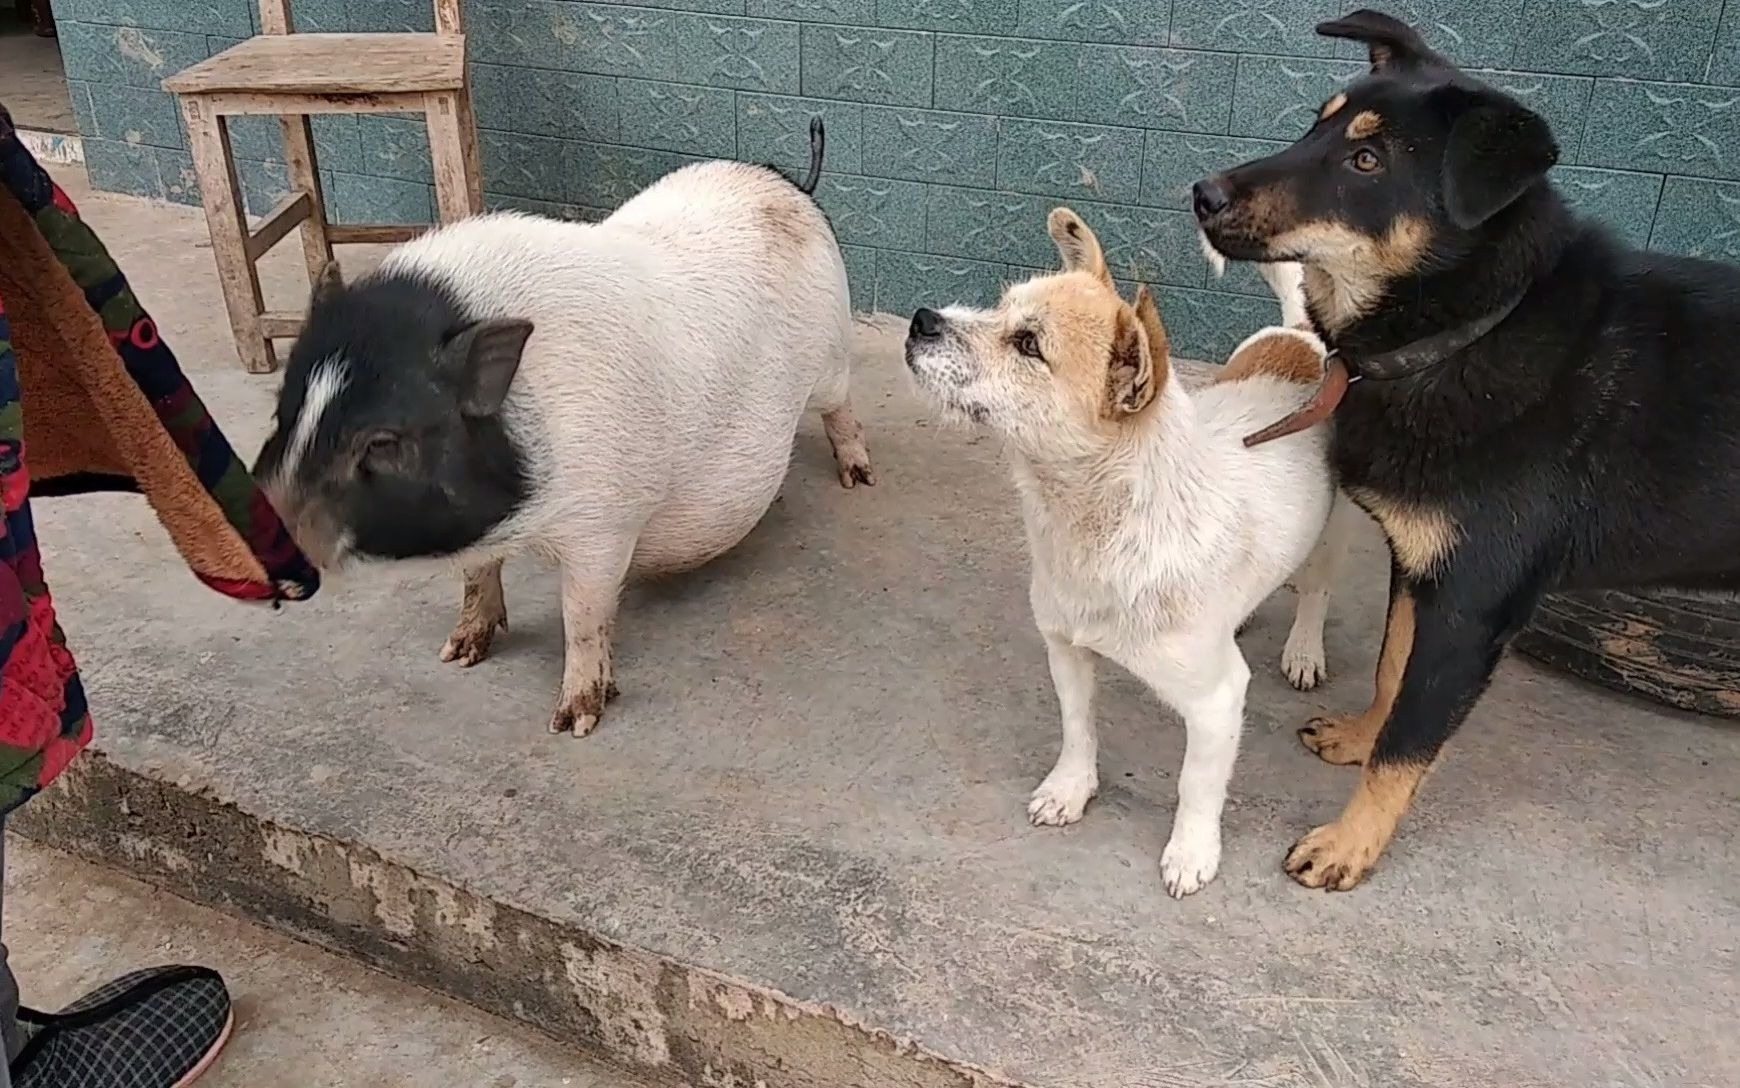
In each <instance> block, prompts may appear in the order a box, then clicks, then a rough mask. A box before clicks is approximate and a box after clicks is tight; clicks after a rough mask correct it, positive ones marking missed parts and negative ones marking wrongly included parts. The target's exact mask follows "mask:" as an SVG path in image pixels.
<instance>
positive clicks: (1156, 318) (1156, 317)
mask: <svg viewBox="0 0 1740 1088" xmlns="http://www.w3.org/2000/svg"><path fill="white" fill-rule="evenodd" d="M1136 320H1137V321H1140V322H1141V323H1142V331H1143V332H1144V333H1147V334H1148V351H1149V353H1150V354H1152V355H1153V356H1154V359H1155V363H1154V365H1155V366H1156V367H1162V368H1163V367H1165V366H1167V365H1168V363H1169V360H1170V359H1171V357H1172V338H1171V337H1169V336H1167V335H1166V326H1165V325H1164V324H1162V323H1161V321H1160V307H1159V306H1157V305H1156V304H1155V302H1154V292H1153V291H1150V290H1149V289H1148V285H1147V284H1145V283H1144V284H1143V285H1142V286H1140V287H1138V288H1136Z"/></svg>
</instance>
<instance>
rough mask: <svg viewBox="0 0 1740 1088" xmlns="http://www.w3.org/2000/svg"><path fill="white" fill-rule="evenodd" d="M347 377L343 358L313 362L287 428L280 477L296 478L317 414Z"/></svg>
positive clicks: (340, 389) (316, 424) (316, 426)
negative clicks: (293, 422) (292, 421)
mask: <svg viewBox="0 0 1740 1088" xmlns="http://www.w3.org/2000/svg"><path fill="white" fill-rule="evenodd" d="M349 380H350V371H349V369H348V367H347V366H346V364H345V361H344V360H343V359H340V358H337V357H333V358H330V359H322V360H321V361H320V362H318V363H316V364H314V373H313V374H312V375H311V376H310V377H309V379H308V387H307V389H306V390H305V391H304V392H303V394H302V409H301V411H300V412H298V413H297V415H296V423H295V425H294V427H293V428H292V429H291V431H290V441H289V443H288V444H287V445H286V446H285V449H284V461H283V464H282V466H281V467H280V468H279V470H278V476H279V478H281V479H286V480H289V479H294V478H295V476H296V466H297V465H299V464H300V463H301V462H302V458H303V457H304V456H305V455H307V453H308V444H309V443H310V442H313V441H314V433H315V431H317V430H319V429H320V417H321V416H323V415H325V414H326V409H327V408H328V407H330V406H331V405H332V402H333V399H334V398H336V397H337V396H338V395H339V394H340V393H341V392H343V391H344V387H345V384H346V383H347V382H349Z"/></svg>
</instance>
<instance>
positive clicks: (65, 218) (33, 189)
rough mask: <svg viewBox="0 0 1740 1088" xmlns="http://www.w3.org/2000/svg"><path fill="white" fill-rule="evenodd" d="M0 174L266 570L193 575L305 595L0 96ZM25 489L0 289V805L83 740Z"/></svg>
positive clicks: (85, 729) (82, 711)
mask: <svg viewBox="0 0 1740 1088" xmlns="http://www.w3.org/2000/svg"><path fill="white" fill-rule="evenodd" d="M0 183H3V184H5V185H6V187H7V188H8V189H10V190H11V191H12V193H13V194H14V195H15V196H16V197H17V198H18V200H19V203H21V204H22V205H23V206H24V208H25V210H26V211H28V212H29V213H30V214H31V216H32V218H33V219H34V220H35V222H36V225H37V228H38V229H39V230H40V231H41V232H42V235H43V237H44V238H46V239H47V240H48V242H49V244H50V245H51V246H52V247H53V249H54V251H55V254H56V256H58V257H59V258H60V261H61V263H62V264H63V265H64V266H65V267H66V269H67V271H68V272H69V273H70V274H71V276H72V278H73V280H74V281H75V282H76V283H77V284H78V285H79V287H80V289H81V290H83V292H84V295H85V298H86V300H87V301H88V302H89V303H90V305H91V308H92V310H93V311H94V312H96V313H97V314H99V315H100V316H101V318H102V321H103V327H104V328H105V329H107V330H108V333H109V340H110V342H111V343H112V344H113V345H114V346H115V350H116V352H117V353H118V354H119V356H120V358H121V360H122V362H123V363H124V364H125V366H126V370H127V373H128V374H129V375H130V376H131V377H132V379H133V380H134V381H135V382H136V383H137V384H138V386H139V389H140V390H141V392H143V393H144V394H145V398H146V400H147V401H149V402H150V404H151V405H152V408H153V409H154V410H155V411H156V413H157V417H158V419H159V420H160V421H161V423H162V424H163V427H164V429H165V431H166V432H167V433H168V434H169V435H170V436H171V437H172V438H173V439H174V442H175V444H176V447H177V448H178V449H179V450H180V451H181V453H182V455H183V456H184V457H186V458H187V463H188V465H189V466H190V467H191V468H192V469H193V471H194V473H195V475H197V476H198V478H199V480H200V482H201V483H202V484H203V485H204V486H205V489H206V490H207V491H208V492H209V493H210V494H211V496H212V498H213V500H214V501H215V502H216V503H217V504H218V506H219V508H220V509H221V510H222V511H223V514H224V518H225V520H227V521H228V522H229V524H230V525H231V526H232V527H233V528H234V529H235V530H236V532H237V533H238V534H240V536H241V537H242V539H243V540H244V541H246V543H247V544H248V546H249V548H250V549H251V550H252V551H253V553H254V554H255V555H256V556H257V557H258V558H259V560H260V564H261V566H262V567H263V568H264V569H265V571H266V574H267V581H266V582H262V583H255V582H243V581H235V580H229V579H217V578H206V577H203V576H202V580H203V581H204V582H205V583H206V584H207V585H209V586H210V587H211V588H213V589H215V590H217V591H218V592H220V593H223V594H225V595H227V596H230V597H235V598H239V599H242V600H250V601H271V602H274V603H276V602H277V601H280V600H302V599H305V598H307V597H310V596H312V595H313V594H314V592H315V591H316V590H317V589H318V588H319V585H320V577H319V575H318V574H317V573H316V572H315V569H314V567H313V565H312V564H310V563H309V562H308V560H307V559H306V558H305V557H304V556H303V555H302V553H301V552H300V551H299V550H298V549H297V547H296V545H295V543H294V542H293V541H292V540H291V539H290V534H289V533H288V532H287V531H286V530H285V528H284V525H283V523H282V522H281V521H280V520H279V519H278V515H277V513H276V512H275V511H274V510H273V509H272V507H271V505H270V504H269V503H268V502H267V501H266V498H265V495H264V494H263V493H262V492H261V491H260V489H259V487H258V486H257V485H256V484H255V482H254V479H253V477H252V475H251V474H250V473H249V472H248V469H247V466H246V465H245V464H244V463H243V462H242V460H241V458H239V457H237V456H236V454H235V451H234V450H233V449H231V448H230V444H229V442H228V441H227V440H225V438H224V436H223V433H222V432H221V431H219V430H218V428H217V425H216V424H215V423H214V422H213V421H212V418H211V415H210V414H209V413H208V412H207V411H206V409H205V405H204V404H203V403H201V401H200V399H199V397H198V396H197V395H196V394H195V393H194V391H193V387H192V386H190V385H189V384H188V382H187V378H186V377H185V376H184V375H183V374H182V372H181V367H180V365H179V364H178V363H177V362H176V360H175V356H174V355H173V354H172V353H171V352H170V350H169V348H168V346H167V345H166V344H164V342H163V340H162V338H161V337H160V336H158V334H157V328H156V325H155V324H154V323H153V322H152V321H151V318H150V316H149V315H148V314H146V313H145V311H144V309H143V308H142V307H141V306H140V305H139V302H138V300H137V299H135V298H134V297H133V292H132V289H131V288H130V287H129V286H128V285H127V280H126V277H124V276H123V275H121V271H120V269H119V268H117V267H116V266H115V263H114V261H113V260H112V259H111V258H110V257H109V254H108V251H107V250H106V249H104V248H103V244H102V243H101V242H100V241H98V240H97V237H96V235H95V234H93V233H92V232H91V229H90V228H89V227H88V226H86V225H85V223H84V222H83V221H82V220H81V219H80V218H79V214H78V209H77V208H75V207H74V206H73V203H72V201H71V200H69V199H68V198H67V195H66V194H65V193H64V192H62V191H61V190H60V188H59V187H58V186H56V185H55V184H54V182H53V180H52V179H51V178H50V177H49V176H48V173H47V172H46V171H44V170H43V169H42V167H41V165H40V164H38V163H37V162H36V160H35V159H34V158H32V157H31V155H30V152H29V151H27V150H25V148H24V145H23V144H22V143H21V142H20V141H19V139H18V136H17V132H16V130H15V129H14V128H13V125H12V117H11V115H10V114H9V113H7V112H6V108H5V106H4V105H0ZM59 482H61V483H65V481H59ZM74 489H76V488H63V489H61V490H63V491H65V490H74ZM29 497H30V474H29V471H28V468H27V467H26V463H25V449H24V405H23V398H22V395H21V391H20V389H19V384H18V362H17V358H16V356H15V355H14V354H13V351H12V348H11V329H10V326H9V325H8V323H7V321H6V317H5V300H4V299H0V498H3V499H4V521H3V523H0V816H4V815H5V813H7V812H10V811H11V810H12V809H14V808H17V807H18V806H19V805H21V804H23V803H24V802H25V801H26V800H28V799H29V798H30V797H31V796H32V795H33V794H35V793H36V792H37V791H39V790H41V789H42V788H43V787H45V786H47V785H48V784H49V783H50V782H51V781H53V780H54V779H55V777H56V776H58V775H59V774H60V772H61V771H63V770H64V769H65V768H66V766H67V764H68V763H69V762H71V761H72V758H73V756H74V755H76V754H77V753H78V752H79V750H80V749H82V748H83V747H84V746H85V745H86V744H88V743H90V739H91V720H90V715H89V713H88V711H87V709H86V706H85V693H84V687H83V685H82V684H81V683H80V682H79V676H78V671H77V667H76V666H75V665H74V663H73V658H72V656H71V654H69V653H68V652H67V649H66V640H65V637H64V636H63V635H62V633H61V629H60V626H59V624H58V623H56V622H55V613H54V604H53V600H52V598H51V597H50V596H49V592H48V587H47V585H46V584H45V582H44V580H43V573H42V557H41V555H40V553H39V552H38V551H37V546H36V533H35V528H34V526H33V524H32V521H31V514H30V502H29ZM196 573H197V572H196Z"/></svg>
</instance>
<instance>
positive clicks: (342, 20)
mask: <svg viewBox="0 0 1740 1088" xmlns="http://www.w3.org/2000/svg"><path fill="white" fill-rule="evenodd" d="M243 6H244V7H246V8H248V9H249V14H250V15H252V16H253V24H254V25H253V29H254V30H255V31H258V30H259V28H260V5H258V4H255V3H247V2H245V0H244V4H243ZM424 6H425V7H426V8H428V9H429V12H430V15H431V19H430V21H431V22H433V21H434V19H433V14H434V10H435V5H433V4H426V5H424ZM345 8H346V4H345V2H344V0H291V3H290V25H291V27H292V28H293V29H295V30H297V31H298V32H300V33H303V34H341V33H343V32H344V31H347V30H350V29H353V28H352V26H351V21H350V13H349V12H348V11H346V10H345Z"/></svg>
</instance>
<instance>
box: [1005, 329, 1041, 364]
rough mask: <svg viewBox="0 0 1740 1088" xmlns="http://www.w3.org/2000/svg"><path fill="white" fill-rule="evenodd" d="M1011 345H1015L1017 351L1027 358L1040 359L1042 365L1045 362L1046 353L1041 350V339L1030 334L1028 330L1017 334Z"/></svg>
mask: <svg viewBox="0 0 1740 1088" xmlns="http://www.w3.org/2000/svg"><path fill="white" fill-rule="evenodd" d="M1010 343H1012V344H1014V345H1015V350H1016V351H1018V352H1020V353H1021V354H1023V355H1025V356H1027V358H1029V359H1038V360H1039V361H1040V362H1042V363H1043V362H1044V361H1045V353H1044V352H1042V351H1040V350H1039V337H1037V336H1035V335H1033V334H1032V333H1031V332H1028V331H1027V330H1026V329H1023V330H1021V331H1020V332H1018V333H1016V334H1015V335H1014V337H1013V338H1011V340H1010Z"/></svg>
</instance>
